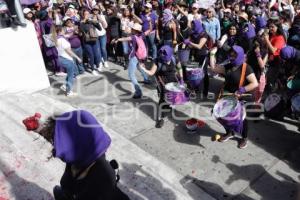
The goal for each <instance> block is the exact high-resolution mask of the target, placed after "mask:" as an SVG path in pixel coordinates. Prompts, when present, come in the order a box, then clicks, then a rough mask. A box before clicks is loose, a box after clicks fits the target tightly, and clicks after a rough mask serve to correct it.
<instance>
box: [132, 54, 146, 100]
mask: <svg viewBox="0 0 300 200" xmlns="http://www.w3.org/2000/svg"><path fill="white" fill-rule="evenodd" d="M138 64H139V61H138V59H137V58H136V57H135V56H134V57H132V58H129V64H128V76H129V79H130V80H131V83H132V84H133V86H134V89H135V94H136V95H142V90H141V87H140V86H139V83H138V81H137V79H136V76H135V71H136V69H137V67H138ZM138 70H139V71H140V72H141V74H142V76H143V78H144V81H148V76H147V74H146V73H145V72H144V71H143V70H141V69H140V68H138Z"/></svg>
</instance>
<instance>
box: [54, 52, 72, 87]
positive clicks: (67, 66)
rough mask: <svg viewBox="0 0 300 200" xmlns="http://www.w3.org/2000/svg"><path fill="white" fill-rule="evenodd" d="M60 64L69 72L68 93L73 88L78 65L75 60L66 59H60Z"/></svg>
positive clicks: (67, 80) (67, 78) (67, 79)
mask: <svg viewBox="0 0 300 200" xmlns="http://www.w3.org/2000/svg"><path fill="white" fill-rule="evenodd" d="M58 63H59V64H60V65H61V66H62V67H63V68H65V70H66V71H67V77H66V88H67V92H70V91H71V90H72V86H73V79H74V70H75V69H76V64H75V62H74V61H73V60H69V59H66V58H64V57H58Z"/></svg>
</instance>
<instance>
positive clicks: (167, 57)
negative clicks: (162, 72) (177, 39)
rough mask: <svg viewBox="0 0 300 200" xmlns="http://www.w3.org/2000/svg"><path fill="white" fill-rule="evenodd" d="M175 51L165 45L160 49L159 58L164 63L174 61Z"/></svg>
mask: <svg viewBox="0 0 300 200" xmlns="http://www.w3.org/2000/svg"><path fill="white" fill-rule="evenodd" d="M172 57H173V49H172V48H171V47H170V46H169V45H164V46H162V47H161V48H160V49H159V58H160V60H161V61H162V62H163V63H168V62H170V61H171V60H172Z"/></svg>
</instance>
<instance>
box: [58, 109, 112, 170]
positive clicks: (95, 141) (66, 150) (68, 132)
mask: <svg viewBox="0 0 300 200" xmlns="http://www.w3.org/2000/svg"><path fill="white" fill-rule="evenodd" d="M55 120H56V126H55V136H54V148H55V157H58V158H60V159H61V160H62V161H63V162H65V163H67V164H71V165H75V166H77V167H82V168H85V167H87V166H89V165H90V164H92V163H93V162H94V161H95V160H97V158H99V157H100V156H102V155H103V154H104V153H105V152H106V150H107V149H108V147H109V145H110V143H111V139H110V137H109V136H108V134H107V133H106V132H105V131H104V130H103V128H102V127H101V125H100V124H99V123H98V122H97V120H96V118H95V117H94V116H93V115H92V114H91V113H89V112H87V111H85V110H75V111H72V112H67V113H64V114H62V115H60V116H59V117H57V118H56V119H55Z"/></svg>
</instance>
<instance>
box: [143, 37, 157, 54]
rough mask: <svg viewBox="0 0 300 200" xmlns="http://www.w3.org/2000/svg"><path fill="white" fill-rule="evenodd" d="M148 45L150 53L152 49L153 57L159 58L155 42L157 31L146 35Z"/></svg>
mask: <svg viewBox="0 0 300 200" xmlns="http://www.w3.org/2000/svg"><path fill="white" fill-rule="evenodd" d="M146 41H147V46H148V55H149V51H150V49H151V55H152V58H153V59H156V58H157V47H156V44H155V33H150V34H149V35H148V36H146Z"/></svg>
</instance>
